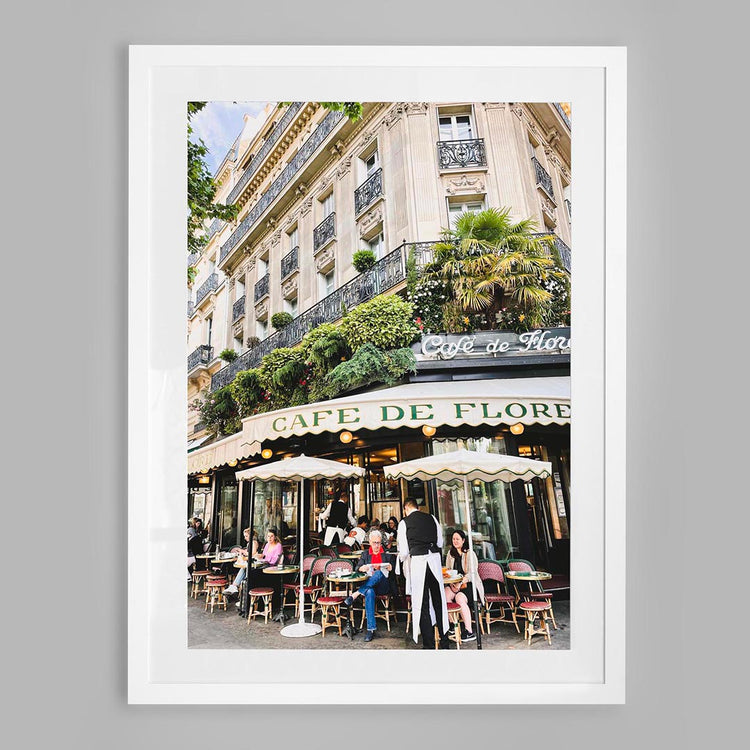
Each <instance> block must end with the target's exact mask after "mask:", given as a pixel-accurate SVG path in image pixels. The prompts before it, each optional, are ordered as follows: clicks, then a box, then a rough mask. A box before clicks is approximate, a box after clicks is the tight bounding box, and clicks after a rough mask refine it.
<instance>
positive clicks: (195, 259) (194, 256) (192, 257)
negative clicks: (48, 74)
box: [187, 253, 201, 266]
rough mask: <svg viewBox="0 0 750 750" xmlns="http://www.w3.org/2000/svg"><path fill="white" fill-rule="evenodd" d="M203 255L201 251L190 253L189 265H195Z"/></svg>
mask: <svg viewBox="0 0 750 750" xmlns="http://www.w3.org/2000/svg"><path fill="white" fill-rule="evenodd" d="M200 257H201V254H200V253H190V254H189V255H188V258H187V264H188V266H194V265H195V264H196V263H197V262H198V258H200Z"/></svg>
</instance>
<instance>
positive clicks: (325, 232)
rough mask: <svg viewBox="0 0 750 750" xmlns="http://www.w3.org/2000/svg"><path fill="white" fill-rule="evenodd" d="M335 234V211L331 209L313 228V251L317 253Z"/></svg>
mask: <svg viewBox="0 0 750 750" xmlns="http://www.w3.org/2000/svg"><path fill="white" fill-rule="evenodd" d="M335 236H336V212H335V211H332V212H331V213H330V214H328V216H326V217H325V219H323V221H321V222H320V224H318V226H317V227H315V229H313V253H317V252H318V250H320V249H321V248H322V247H324V246H325V245H327V244H328V243H329V242H330V241H331V240H332V239H333V238H334V237H335Z"/></svg>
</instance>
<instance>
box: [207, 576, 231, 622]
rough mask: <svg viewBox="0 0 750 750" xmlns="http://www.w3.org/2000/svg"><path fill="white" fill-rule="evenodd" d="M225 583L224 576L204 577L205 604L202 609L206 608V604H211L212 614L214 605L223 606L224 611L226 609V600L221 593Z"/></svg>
mask: <svg viewBox="0 0 750 750" xmlns="http://www.w3.org/2000/svg"><path fill="white" fill-rule="evenodd" d="M226 585H227V578H226V576H207V577H206V606H205V607H204V609H206V610H207V609H208V605H209V604H210V605H211V614H213V611H214V606H216V607H224V611H225V612H226V611H227V600H226V598H225V596H224V594H223V591H224V587H225V586H226Z"/></svg>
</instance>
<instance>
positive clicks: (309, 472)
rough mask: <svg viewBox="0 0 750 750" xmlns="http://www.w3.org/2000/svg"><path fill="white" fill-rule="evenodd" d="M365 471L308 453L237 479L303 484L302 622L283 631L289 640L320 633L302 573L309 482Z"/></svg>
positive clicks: (300, 532)
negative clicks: (308, 616) (309, 612)
mask: <svg viewBox="0 0 750 750" xmlns="http://www.w3.org/2000/svg"><path fill="white" fill-rule="evenodd" d="M364 474H365V470H364V469H363V468H362V467H360V466H351V465H350V464H343V463H340V462H338V461H329V460H327V459H325V458H314V457H312V456H306V455H305V454H304V453H303V454H300V455H299V456H295V457H293V458H287V459H284V460H282V461H274V462H272V463H270V464H264V465H263V466H254V467H253V468H252V469H245V470H244V471H238V472H237V473H236V476H237V479H240V480H242V479H251V480H255V479H260V480H263V481H268V480H272V479H276V480H279V481H289V482H299V483H300V493H299V495H300V507H301V508H303V512H302V513H301V514H300V522H299V524H298V526H299V528H298V529H297V533H298V535H299V542H298V545H297V549H298V550H299V563H300V564H299V596H300V617H299V622H296V623H294V624H293V625H287V626H286V627H285V628H282V629H281V635H284V636H287V637H288V638H303V637H305V636H308V635H316V634H317V633H319V632H320V630H321V628H320V625H316V624H315V623H313V622H305V586H304V580H303V579H304V571H303V570H302V568H303V565H302V561H303V560H304V556H305V549H304V543H305V542H304V540H305V528H304V527H305V513H304V498H305V479H351V478H353V477H361V476H364Z"/></svg>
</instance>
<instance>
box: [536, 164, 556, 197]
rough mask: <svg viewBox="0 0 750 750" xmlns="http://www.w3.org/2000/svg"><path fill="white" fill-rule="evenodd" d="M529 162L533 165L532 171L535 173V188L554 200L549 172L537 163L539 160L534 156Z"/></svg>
mask: <svg viewBox="0 0 750 750" xmlns="http://www.w3.org/2000/svg"><path fill="white" fill-rule="evenodd" d="M531 161H532V162H533V164H534V171H535V172H536V184H537V186H538V187H541V188H542V189H543V190H544V192H545V193H547V195H548V196H549V197H550V198H552V199H553V200H554V198H555V192H554V190H553V189H552V178H551V177H550V176H549V172H548V171H547V170H546V169H545V168H544V167H543V166H542V165H541V164H540V163H539V159H537V158H536V156H532V157H531Z"/></svg>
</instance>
